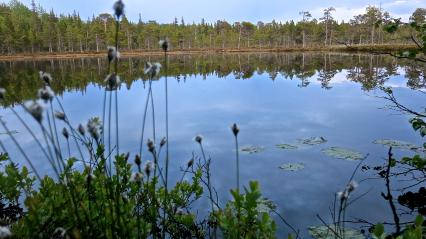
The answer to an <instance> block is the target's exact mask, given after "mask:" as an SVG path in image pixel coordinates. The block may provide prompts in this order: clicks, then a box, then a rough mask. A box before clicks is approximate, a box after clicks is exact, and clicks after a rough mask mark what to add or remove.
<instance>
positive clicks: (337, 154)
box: [321, 147, 364, 160]
mask: <svg viewBox="0 0 426 239" xmlns="http://www.w3.org/2000/svg"><path fill="white" fill-rule="evenodd" d="M321 152H323V153H324V154H326V155H328V156H330V157H333V158H338V159H345V160H361V159H363V158H364V155H363V154H361V153H359V152H357V151H354V150H351V149H345V148H340V147H331V148H328V149H323V150H322V151H321Z"/></svg>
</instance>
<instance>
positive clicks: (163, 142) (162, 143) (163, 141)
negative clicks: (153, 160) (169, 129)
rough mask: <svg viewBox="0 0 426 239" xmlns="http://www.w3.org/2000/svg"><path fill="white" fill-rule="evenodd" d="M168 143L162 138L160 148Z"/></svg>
mask: <svg viewBox="0 0 426 239" xmlns="http://www.w3.org/2000/svg"><path fill="white" fill-rule="evenodd" d="M166 143H167V139H166V137H164V138H162V139H161V141H160V147H163V146H164V145H165V144H166Z"/></svg>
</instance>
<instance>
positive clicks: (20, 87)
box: [0, 53, 425, 235]
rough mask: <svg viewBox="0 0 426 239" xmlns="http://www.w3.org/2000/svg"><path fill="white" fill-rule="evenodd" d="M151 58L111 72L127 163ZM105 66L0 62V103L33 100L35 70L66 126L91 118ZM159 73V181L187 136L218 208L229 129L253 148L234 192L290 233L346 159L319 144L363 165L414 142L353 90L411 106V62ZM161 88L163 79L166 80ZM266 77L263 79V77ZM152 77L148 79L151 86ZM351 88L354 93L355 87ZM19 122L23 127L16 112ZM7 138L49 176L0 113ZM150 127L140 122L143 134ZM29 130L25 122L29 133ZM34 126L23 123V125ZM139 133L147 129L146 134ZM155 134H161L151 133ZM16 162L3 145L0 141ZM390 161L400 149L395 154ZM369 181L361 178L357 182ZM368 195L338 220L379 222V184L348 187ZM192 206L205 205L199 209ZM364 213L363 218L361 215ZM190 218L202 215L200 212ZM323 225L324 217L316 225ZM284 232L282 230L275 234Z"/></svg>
mask: <svg viewBox="0 0 426 239" xmlns="http://www.w3.org/2000/svg"><path fill="white" fill-rule="evenodd" d="M161 60H162V59H161V58H160V57H159V58H156V57H140V58H139V57H138V58H124V59H121V62H120V70H119V74H120V76H121V79H122V80H123V81H124V84H123V87H122V88H121V90H120V91H119V100H120V120H122V121H120V122H122V124H120V126H119V127H120V149H122V151H124V152H126V151H130V152H132V153H133V154H134V153H135V152H137V151H138V149H139V139H140V126H141V123H140V121H141V119H142V110H143V104H144V103H143V102H145V97H146V94H147V92H148V90H147V87H145V83H144V81H141V80H140V79H146V77H145V76H144V74H143V67H144V64H145V62H146V61H160V62H161ZM106 65H107V62H106V59H96V58H94V59H67V60H52V61H35V62H32V61H25V62H0V72H1V73H2V74H0V77H1V78H0V86H1V87H4V88H6V89H7V92H8V97H7V98H6V102H5V104H6V105H5V106H10V105H14V104H17V103H19V102H23V101H25V100H28V99H34V98H35V97H36V92H37V89H38V88H39V87H40V86H41V84H42V83H41V82H40V81H39V79H38V71H39V70H43V71H47V72H50V73H51V74H52V76H53V77H54V78H55V82H54V84H53V88H54V90H55V92H56V93H57V94H59V95H61V97H60V98H61V99H62V100H63V104H64V106H65V107H66V109H67V112H68V113H69V115H70V116H71V120H72V123H73V125H77V124H78V123H84V122H87V120H88V119H89V118H91V117H93V116H100V115H101V114H102V109H101V107H102V99H103V88H102V85H103V84H102V83H103V80H104V78H105V76H106V75H107V72H106V68H105V66H106ZM168 75H169V77H171V78H174V79H175V80H169V87H170V88H169V102H170V111H169V117H170V144H171V147H170V155H171V158H170V159H171V160H170V169H171V171H170V177H171V178H173V177H174V176H176V175H179V172H180V167H181V166H182V165H184V164H185V163H186V160H188V159H189V158H190V157H191V155H192V152H196V153H197V152H198V150H199V148H198V147H197V145H196V144H195V143H193V142H192V138H193V137H194V136H195V135H197V134H203V135H204V136H205V147H206V151H207V154H208V155H211V156H212V172H213V185H214V186H215V187H216V188H217V190H218V192H219V194H220V195H223V198H221V200H222V202H224V201H225V200H226V199H228V195H229V193H228V192H229V189H230V188H231V187H233V185H234V182H235V180H234V179H235V178H234V175H233V172H234V168H232V165H233V164H232V163H230V162H234V161H233V159H234V158H233V155H234V154H233V141H232V140H233V138H232V135H231V132H230V129H229V125H230V124H231V123H234V122H237V123H238V124H239V126H240V128H241V132H240V137H241V138H240V140H241V141H240V143H241V145H242V146H246V145H253V146H259V147H263V148H264V149H265V150H264V151H262V152H259V153H255V154H250V155H243V156H242V157H241V162H242V165H241V179H242V182H241V183H242V184H247V183H248V181H249V180H259V181H260V184H261V186H262V191H263V192H264V194H265V195H266V196H267V197H268V198H270V199H272V200H273V201H274V202H276V203H277V205H278V206H279V211H280V212H281V213H283V215H284V216H286V217H287V218H288V220H289V222H290V223H291V224H293V225H297V227H298V228H300V229H301V230H302V231H303V230H304V229H305V228H307V227H308V226H311V225H314V224H319V222H318V221H317V220H316V217H315V215H316V214H317V213H318V214H320V215H323V216H325V217H327V215H328V207H329V206H330V204H331V202H332V201H333V198H334V193H335V192H336V191H339V190H341V189H342V185H343V184H344V183H345V182H346V180H347V179H348V177H349V175H350V174H351V173H352V170H353V168H354V166H355V165H354V162H349V161H344V160H336V159H333V158H330V157H327V156H325V155H324V154H322V153H321V150H322V149H323V148H324V147H331V146H337V147H346V148H352V149H355V150H357V151H360V152H361V153H363V154H367V153H370V157H369V159H368V162H369V163H377V162H381V159H382V158H383V157H384V156H386V153H387V152H386V149H385V148H384V147H382V146H380V145H376V144H373V143H372V142H373V141H374V140H377V139H399V140H403V141H408V142H411V143H414V144H420V143H421V140H420V139H419V136H418V135H417V133H415V132H413V131H412V129H411V126H410V125H409V124H408V123H407V117H406V116H401V115H390V114H389V112H386V111H384V110H381V109H378V108H381V107H383V105H384V104H385V102H383V101H381V100H380V99H377V98H375V97H371V96H369V95H367V94H366V93H365V91H369V92H368V93H369V94H370V93H374V89H375V88H376V87H377V86H380V85H383V84H385V85H392V86H398V87H399V88H398V89H397V90H396V91H395V92H396V93H397V94H398V96H399V97H400V99H401V100H402V101H403V102H405V103H408V104H411V105H415V104H416V103H417V102H420V101H421V100H422V98H421V96H419V95H416V94H415V92H416V91H411V90H410V88H411V89H420V88H424V87H425V68H424V66H422V65H418V64H417V63H413V62H407V61H399V60H395V59H394V58H391V57H388V56H377V55H363V54H359V55H352V54H332V53H321V54H296V53H294V54H229V55H180V56H170V63H169V68H168ZM169 79H170V78H169ZM268 79H270V80H268ZM163 80H164V78H160V81H163ZM159 83H163V82H154V83H153V85H152V86H153V91H154V97H155V100H156V101H155V103H156V106H155V107H156V109H160V110H159V111H158V112H159V113H158V115H157V116H156V117H157V120H158V122H157V123H158V124H157V125H159V126H161V125H164V120H165V116H164V113H163V111H162V110H161V109H164V107H165V103H164V102H163V99H164V98H165V97H164V92H163V88H162V87H163V84H159ZM360 88H361V89H362V90H360ZM16 109H17V110H19V111H20V114H22V115H23V116H24V117H25V119H26V120H27V121H28V122H33V120H32V119H31V118H30V117H29V116H28V115H26V114H24V113H23V112H22V109H21V108H20V107H16ZM0 114H1V115H2V117H4V120H5V121H6V122H8V124H10V127H11V129H13V130H17V131H18V133H17V134H16V137H17V138H18V139H19V140H20V142H22V144H23V146H24V147H25V148H26V149H28V150H29V151H31V154H30V155H31V156H32V157H33V158H34V159H35V164H36V166H37V167H39V168H40V172H48V170H49V168H48V166H47V164H46V162H44V161H43V160H42V158H43V157H42V154H41V153H40V152H39V151H37V147H36V145H35V144H34V142H32V140H31V139H30V138H29V137H27V135H25V129H23V127H22V126H20V125H19V124H17V123H16V119H15V118H14V116H13V115H12V114H11V113H10V112H9V110H8V109H7V107H6V108H3V109H1V110H0ZM150 124H151V122H147V125H150ZM30 126H31V125H30ZM32 126H34V125H32ZM150 133H151V132H147V135H150ZM157 133H158V136H159V137H162V136H164V135H165V130H164V129H163V128H161V127H159V129H158V131H157ZM312 136H317V137H318V136H323V137H325V138H326V139H327V143H325V144H324V145H314V146H311V147H301V148H300V149H298V150H281V149H277V148H276V147H275V145H276V144H294V143H296V142H297V139H300V138H307V137H312ZM1 137H2V140H4V141H5V144H6V145H7V146H9V148H10V149H11V151H12V152H11V153H12V155H11V156H12V157H16V158H18V159H19V154H18V153H16V152H14V147H13V145H12V144H11V142H10V141H7V139H6V137H5V136H4V135H3V136H1ZM395 154H396V157H399V156H401V155H406V154H407V152H395ZM285 163H303V164H304V165H306V167H305V168H304V169H303V170H300V171H298V172H294V173H292V172H284V171H282V170H281V169H279V166H281V165H283V164H285ZM368 176H370V175H365V174H361V175H360V176H359V177H360V178H365V177H368ZM368 190H370V193H369V194H368V196H366V197H364V198H363V199H362V200H360V201H359V202H358V203H357V204H356V205H354V207H352V208H351V209H350V210H349V211H348V215H349V216H350V217H362V218H365V219H366V220H370V221H383V220H384V219H386V218H389V217H391V214H390V213H389V211H388V205H387V204H386V202H384V201H383V200H382V199H381V197H380V192H381V190H382V184H381V182H370V181H369V182H368V183H365V184H361V185H360V192H365V191H368ZM199 208H200V209H203V208H208V207H207V206H205V205H201V206H200V207H199ZM365 208H369V214H368V215H366V214H365V211H364V210H359V209H365ZM200 211H202V210H200ZM326 219H329V218H326ZM280 228H281V230H283V231H280V233H281V235H286V233H285V231H284V230H285V227H280Z"/></svg>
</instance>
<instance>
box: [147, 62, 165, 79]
mask: <svg viewBox="0 0 426 239" xmlns="http://www.w3.org/2000/svg"><path fill="white" fill-rule="evenodd" d="M160 69H161V64H160V63H158V62H157V63H154V64H151V63H150V62H147V63H145V69H144V72H145V74H147V75H148V76H149V77H150V78H151V79H152V78H155V77H157V76H158V74H159V73H160Z"/></svg>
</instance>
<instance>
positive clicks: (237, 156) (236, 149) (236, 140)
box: [235, 136, 240, 194]
mask: <svg viewBox="0 0 426 239" xmlns="http://www.w3.org/2000/svg"><path fill="white" fill-rule="evenodd" d="M235 158H236V166H237V192H238V194H239V193H240V154H239V152H238V137H237V136H235Z"/></svg>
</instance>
